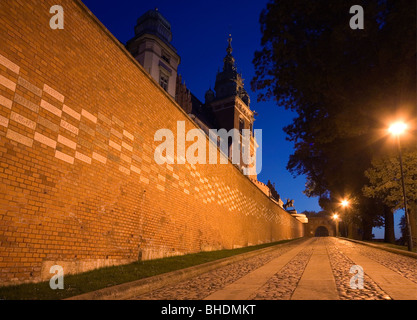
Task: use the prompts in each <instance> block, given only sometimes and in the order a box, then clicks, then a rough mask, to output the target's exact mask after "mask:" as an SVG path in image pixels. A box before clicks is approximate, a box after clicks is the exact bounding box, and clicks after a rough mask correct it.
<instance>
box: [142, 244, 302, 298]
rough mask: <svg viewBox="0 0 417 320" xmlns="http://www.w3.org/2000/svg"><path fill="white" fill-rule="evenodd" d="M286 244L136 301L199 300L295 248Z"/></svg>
mask: <svg viewBox="0 0 417 320" xmlns="http://www.w3.org/2000/svg"><path fill="white" fill-rule="evenodd" d="M297 245H298V243H297V244H293V243H287V244H283V245H280V246H278V247H277V249H276V250H274V251H273V252H269V253H265V254H261V255H258V256H255V257H252V258H249V259H247V260H243V261H240V262H237V263H233V264H231V265H228V266H225V267H221V268H219V269H216V270H213V271H209V272H207V273H204V274H202V275H200V276H197V277H194V278H192V279H190V280H187V281H184V282H182V283H179V284H176V285H172V286H166V287H164V288H161V289H158V290H155V291H152V292H150V293H148V294H144V295H140V296H138V297H136V298H135V299H138V300H201V299H204V298H205V297H207V296H208V295H210V294H211V293H213V292H215V291H218V290H220V289H222V288H223V287H225V286H226V285H228V284H230V283H233V282H235V281H236V280H238V279H239V278H241V277H243V276H244V275H246V274H248V273H249V272H251V271H253V270H255V269H257V268H259V267H261V266H263V265H264V264H266V263H268V262H269V261H271V260H272V259H274V258H276V257H278V256H280V255H282V254H284V253H285V252H287V251H289V250H291V249H292V248H294V247H296V246H297Z"/></svg>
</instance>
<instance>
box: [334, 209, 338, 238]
mask: <svg viewBox="0 0 417 320" xmlns="http://www.w3.org/2000/svg"><path fill="white" fill-rule="evenodd" d="M333 219H334V221H335V222H336V237H338V236H339V215H338V214H337V213H335V214H334V215H333Z"/></svg>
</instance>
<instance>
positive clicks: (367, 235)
mask: <svg viewBox="0 0 417 320" xmlns="http://www.w3.org/2000/svg"><path fill="white" fill-rule="evenodd" d="M362 228H363V236H362V240H366V241H369V240H372V224H371V223H370V222H369V221H366V220H364V221H363V222H362Z"/></svg>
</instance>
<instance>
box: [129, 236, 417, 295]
mask: <svg viewBox="0 0 417 320" xmlns="http://www.w3.org/2000/svg"><path fill="white" fill-rule="evenodd" d="M352 266H355V268H356V269H359V270H363V274H362V275H361V274H359V273H358V274H354V273H351V267H352ZM358 266H359V267H358ZM352 277H353V279H352ZM358 277H359V278H360V277H362V279H363V281H362V282H361V281H360V279H357V280H355V279H356V278H358ZM353 280H355V281H353ZM352 281H353V282H352ZM361 284H363V285H361ZM355 286H356V288H355ZM136 299H157V300H164V299H175V300H181V299H185V300H192V299H197V300H203V299H206V300H252V299H255V300H258V299H264V300H290V299H291V300H305V299H307V300H339V299H341V300H390V299H395V300H417V260H416V259H413V258H411V257H406V256H401V255H398V254H395V253H391V252H386V251H383V250H379V249H376V248H371V247H367V246H363V245H360V244H357V243H352V242H350V241H346V240H342V239H337V238H330V237H328V238H310V239H306V240H305V241H301V242H297V243H295V244H294V243H291V242H290V243H288V244H283V245H279V246H277V248H276V250H274V251H273V252H270V253H267V254H261V255H258V256H255V257H252V258H250V259H247V260H244V261H241V262H238V263H234V264H232V265H229V266H226V267H222V268H219V269H217V270H214V271H210V272H207V273H205V274H203V275H200V276H198V277H194V278H192V279H190V280H187V281H184V282H182V283H179V284H176V285H173V286H167V287H164V288H161V289H159V290H155V291H153V292H150V293H149V294H145V295H141V296H138V297H136Z"/></svg>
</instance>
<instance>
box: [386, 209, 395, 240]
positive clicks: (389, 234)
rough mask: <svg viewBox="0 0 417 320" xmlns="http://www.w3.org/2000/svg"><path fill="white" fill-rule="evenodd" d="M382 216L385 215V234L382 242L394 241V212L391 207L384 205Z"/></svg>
mask: <svg viewBox="0 0 417 320" xmlns="http://www.w3.org/2000/svg"><path fill="white" fill-rule="evenodd" d="M384 217H385V235H384V242H388V243H395V231H394V213H393V212H392V210H391V208H389V207H387V206H385V205H384Z"/></svg>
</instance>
